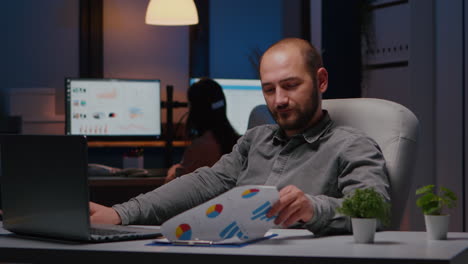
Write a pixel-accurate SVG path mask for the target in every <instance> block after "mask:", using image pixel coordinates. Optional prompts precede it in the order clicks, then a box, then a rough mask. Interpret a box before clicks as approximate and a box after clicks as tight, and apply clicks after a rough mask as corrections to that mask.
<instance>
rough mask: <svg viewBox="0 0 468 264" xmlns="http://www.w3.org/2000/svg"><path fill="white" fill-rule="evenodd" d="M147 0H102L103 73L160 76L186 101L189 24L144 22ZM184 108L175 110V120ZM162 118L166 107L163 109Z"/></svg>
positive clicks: (123, 75)
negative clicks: (163, 24)
mask: <svg viewBox="0 0 468 264" xmlns="http://www.w3.org/2000/svg"><path fill="white" fill-rule="evenodd" d="M148 2H149V1H148V0H131V1H128V0H103V74H104V77H107V78H142V79H160V80H161V87H162V88H163V89H162V99H164V100H165V98H166V96H165V91H166V90H165V87H166V85H173V86H174V100H178V101H186V95H185V94H186V90H187V88H188V85H189V76H188V72H189V26H154V25H147V24H145V15H146V8H147V6H148ZM186 111H187V109H186V108H178V109H175V110H174V120H176V121H177V120H178V119H179V118H180V117H181V116H182V115H183V114H184V113H185V112H186ZM162 114H163V116H162V117H163V121H164V122H165V119H166V118H165V110H163V111H162Z"/></svg>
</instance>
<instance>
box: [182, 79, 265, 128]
mask: <svg viewBox="0 0 468 264" xmlns="http://www.w3.org/2000/svg"><path fill="white" fill-rule="evenodd" d="M198 80H199V78H192V79H190V84H192V83H195V82H197V81H198ZM213 80H215V81H216V82H217V83H219V84H220V85H221V87H222V88H223V92H224V96H225V97H226V111H227V113H226V114H227V117H228V119H229V122H231V125H232V126H233V127H234V129H235V130H236V131H237V133H239V134H241V135H243V134H244V133H245V131H247V124H248V121H249V115H250V112H251V111H252V109H253V108H254V107H255V106H257V105H260V104H265V99H264V98H263V93H262V85H261V82H260V80H257V79H216V78H215V79H213Z"/></svg>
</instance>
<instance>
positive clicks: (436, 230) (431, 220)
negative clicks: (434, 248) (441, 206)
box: [424, 215, 450, 240]
mask: <svg viewBox="0 0 468 264" xmlns="http://www.w3.org/2000/svg"><path fill="white" fill-rule="evenodd" d="M449 220H450V215H424V222H425V224H426V231H427V239H429V240H445V239H447V232H448V227H449Z"/></svg>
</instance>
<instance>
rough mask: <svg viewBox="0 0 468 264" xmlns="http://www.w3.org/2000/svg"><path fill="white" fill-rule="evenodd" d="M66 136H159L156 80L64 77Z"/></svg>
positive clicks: (159, 93)
mask: <svg viewBox="0 0 468 264" xmlns="http://www.w3.org/2000/svg"><path fill="white" fill-rule="evenodd" d="M65 88H66V96H65V97H66V118H65V119H66V126H65V127H66V134H67V135H86V136H88V138H90V139H99V140H101V139H102V140H104V139H119V140H122V139H136V140H141V139H144V138H147V139H157V138H159V137H160V136H161V83H160V81H159V80H137V79H86V78H66V79H65Z"/></svg>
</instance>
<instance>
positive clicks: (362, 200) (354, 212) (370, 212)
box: [336, 188, 390, 225]
mask: <svg viewBox="0 0 468 264" xmlns="http://www.w3.org/2000/svg"><path fill="white" fill-rule="evenodd" d="M336 210H337V212H339V213H341V214H343V215H347V216H350V217H353V218H377V219H379V220H380V221H381V222H382V223H383V224H384V225H387V224H388V222H389V215H390V204H389V203H387V202H386V201H385V199H384V198H383V197H382V195H381V194H380V193H378V192H376V191H375V190H374V189H372V188H369V189H357V190H356V191H355V192H354V193H353V194H352V195H349V196H347V197H346V198H345V199H344V200H343V202H342V204H341V207H339V208H337V209H336Z"/></svg>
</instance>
